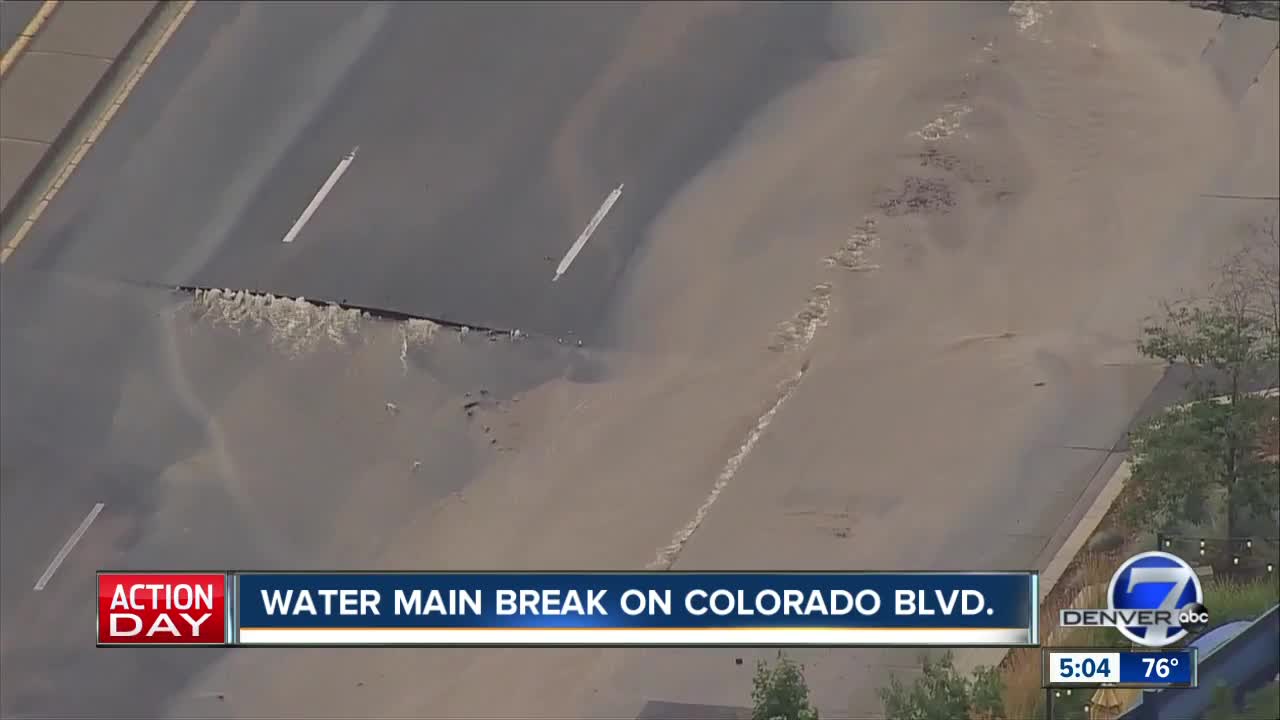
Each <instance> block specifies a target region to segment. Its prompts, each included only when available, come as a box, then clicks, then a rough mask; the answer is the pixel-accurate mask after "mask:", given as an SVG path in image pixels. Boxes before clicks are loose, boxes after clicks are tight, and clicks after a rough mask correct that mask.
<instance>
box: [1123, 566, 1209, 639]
mask: <svg viewBox="0 0 1280 720" xmlns="http://www.w3.org/2000/svg"><path fill="white" fill-rule="evenodd" d="M1107 597H1108V600H1109V602H1110V605H1111V609H1112V610H1153V611H1156V613H1154V622H1145V623H1144V624H1143V625H1139V626H1132V627H1125V626H1119V627H1117V628H1116V629H1117V630H1119V631H1120V632H1121V634H1123V635H1124V636H1125V637H1127V638H1128V639H1129V640H1131V641H1133V642H1135V643H1138V644H1140V645H1146V646H1148V647H1162V646H1165V645H1169V644H1172V643H1175V642H1177V641H1178V640H1180V639H1182V638H1183V637H1184V636H1186V634H1187V631H1188V627H1187V626H1188V625H1195V624H1196V623H1195V622H1191V621H1188V622H1184V621H1183V618H1182V615H1183V613H1184V611H1185V610H1190V609H1191V608H1192V607H1196V606H1199V605H1200V603H1201V602H1203V600H1204V591H1203V589H1202V588H1201V587H1200V578H1198V577H1197V576H1196V572H1195V570H1194V569H1192V567H1191V566H1190V565H1188V564H1187V563H1186V561H1184V560H1183V559H1182V558H1180V557H1178V556H1176V555H1170V554H1169V553H1163V552H1148V553H1142V554H1140V555H1134V556H1133V557H1131V558H1129V559H1128V560H1126V561H1125V563H1124V564H1123V565H1121V566H1120V569H1118V570H1117V571H1116V573H1115V575H1113V576H1112V577H1111V587H1110V588H1109V589H1108V592H1107ZM1197 609H1199V608H1198V607H1197Z"/></svg>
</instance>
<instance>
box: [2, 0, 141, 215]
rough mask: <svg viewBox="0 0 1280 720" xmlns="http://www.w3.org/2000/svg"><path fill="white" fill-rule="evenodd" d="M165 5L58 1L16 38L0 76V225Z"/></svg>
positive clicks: (124, 0) (119, 0)
mask: <svg viewBox="0 0 1280 720" xmlns="http://www.w3.org/2000/svg"><path fill="white" fill-rule="evenodd" d="M164 5H165V3H162V2H156V1H155V0H95V2H61V3H57V4H56V6H52V7H51V12H46V13H45V18H44V21H43V24H42V25H41V26H40V27H39V30H38V33H37V34H35V36H34V37H33V38H27V41H26V43H25V45H24V46H22V47H17V46H16V44H15V48H14V51H15V52H14V53H13V54H11V55H10V56H8V57H6V62H7V65H6V68H5V72H4V75H3V78H0V158H2V160H0V224H3V223H5V222H8V220H9V219H10V218H9V216H10V215H11V214H12V212H13V210H14V209H15V208H17V207H19V206H20V205H21V204H22V202H23V200H24V199H25V198H27V197H28V196H30V195H31V193H32V192H34V191H35V188H33V187H32V185H33V184H34V183H35V180H36V179H37V178H39V177H40V176H41V174H42V172H43V171H44V170H45V169H46V165H47V164H48V162H49V161H50V159H51V158H53V157H56V156H57V155H58V152H59V151H60V150H61V148H62V145H63V144H65V143H66V142H67V140H68V139H69V138H70V137H71V136H72V135H74V131H75V127H76V126H77V125H78V124H79V123H80V122H81V121H82V120H83V119H84V118H83V116H84V114H85V113H86V111H87V109H88V108H90V107H92V106H93V105H94V104H95V102H96V101H97V100H98V96H99V95H100V94H101V92H102V90H103V89H104V88H106V87H108V86H109V85H110V84H111V80H112V79H113V77H114V75H115V71H116V69H117V67H118V60H120V58H122V57H125V56H127V55H128V54H129V52H130V51H131V50H132V49H133V46H134V45H135V44H136V43H137V42H138V40H139V39H140V38H141V37H142V36H143V34H144V31H145V30H146V29H147V28H148V26H149V25H150V23H151V21H152V20H154V19H155V18H156V17H157V16H158V15H159V14H160V10H161V9H162V8H163V7H164ZM33 24H34V23H33Z"/></svg>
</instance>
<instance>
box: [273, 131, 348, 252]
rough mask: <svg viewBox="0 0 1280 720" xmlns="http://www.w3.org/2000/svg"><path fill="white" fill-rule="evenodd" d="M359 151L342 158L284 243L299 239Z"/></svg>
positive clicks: (290, 229) (286, 236)
mask: <svg viewBox="0 0 1280 720" xmlns="http://www.w3.org/2000/svg"><path fill="white" fill-rule="evenodd" d="M359 150H360V146H359V145H357V146H355V147H353V148H351V152H349V153H347V154H346V155H343V156H342V160H341V161H339V162H338V167H336V168H334V169H333V172H331V173H329V179H328V180H325V181H324V185H321V186H320V190H319V192H317V193H316V196H315V197H313V198H311V204H309V205H307V209H306V210H303V211H302V214H301V215H299V216H298V221H297V222H295V223H294V224H293V227H291V228H289V232H288V234H286V235H285V236H284V240H283V241H282V242H287V243H291V242H293V240H294V238H296V237H298V233H300V232H302V226H303V225H306V224H307V221H308V220H310V219H311V216H312V215H314V214H315V213H316V210H317V209H318V208H319V207H320V203H322V202H324V199H325V196H327V195H328V194H329V192H330V191H331V190H333V186H334V185H337V184H338V181H339V180H341V179H342V174H343V173H345V172H346V171H347V168H349V167H351V163H352V162H353V161H354V160H355V159H356V152H358V151H359Z"/></svg>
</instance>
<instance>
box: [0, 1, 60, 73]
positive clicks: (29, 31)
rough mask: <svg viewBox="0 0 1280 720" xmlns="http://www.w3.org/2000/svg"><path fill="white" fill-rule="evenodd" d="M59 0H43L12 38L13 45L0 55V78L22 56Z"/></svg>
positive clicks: (56, 6) (55, 8)
mask: <svg viewBox="0 0 1280 720" xmlns="http://www.w3.org/2000/svg"><path fill="white" fill-rule="evenodd" d="M59 1H60V0H45V2H44V4H43V5H41V6H40V9H39V10H38V11H36V16H35V17H33V18H31V22H28V23H27V26H26V27H25V28H23V29H22V32H20V33H18V37H17V38H15V39H14V41H13V45H10V46H9V49H8V50H6V51H5V52H4V57H0V78H2V77H4V74H5V73H7V72H9V68H11V67H13V64H14V63H15V62H17V61H18V58H20V57H22V53H23V52H25V51H26V49H27V46H28V45H30V44H31V41H32V40H34V39H35V37H36V34H37V33H39V32H40V28H42V27H44V24H45V22H46V21H47V20H48V19H49V18H50V17H51V16H52V15H53V11H54V10H57V9H58V3H59Z"/></svg>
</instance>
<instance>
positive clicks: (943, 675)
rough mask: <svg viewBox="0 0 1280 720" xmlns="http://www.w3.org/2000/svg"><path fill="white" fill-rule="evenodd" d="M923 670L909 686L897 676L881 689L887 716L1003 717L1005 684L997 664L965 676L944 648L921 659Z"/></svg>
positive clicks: (912, 719) (908, 719)
mask: <svg viewBox="0 0 1280 720" xmlns="http://www.w3.org/2000/svg"><path fill="white" fill-rule="evenodd" d="M923 665H924V667H923V674H922V675H921V676H920V677H919V678H917V679H916V681H915V682H914V683H912V685H911V686H909V687H908V686H907V685H905V684H903V682H902V681H901V680H899V679H898V678H897V677H893V678H890V679H889V686H888V687H886V688H881V689H880V701H881V702H882V703H884V712H885V716H886V717H887V718H889V720H960V719H962V718H972V719H974V720H979V719H981V720H995V719H996V718H1002V717H1004V700H1003V698H1004V684H1003V682H1002V681H1001V680H1000V674H999V671H998V670H997V669H996V668H988V667H979V668H978V669H976V670H974V672H973V673H972V674H971V675H970V676H968V677H965V676H964V675H963V674H961V673H960V672H959V671H958V670H956V668H955V659H954V657H953V656H952V654H951V653H950V652H947V653H946V654H945V655H943V656H942V657H941V658H940V659H938V660H929V659H928V658H925V659H924V661H923Z"/></svg>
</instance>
